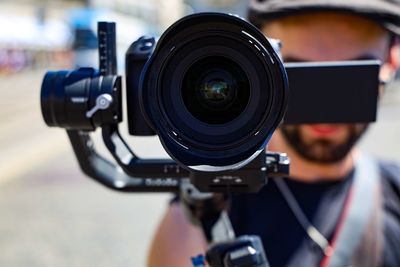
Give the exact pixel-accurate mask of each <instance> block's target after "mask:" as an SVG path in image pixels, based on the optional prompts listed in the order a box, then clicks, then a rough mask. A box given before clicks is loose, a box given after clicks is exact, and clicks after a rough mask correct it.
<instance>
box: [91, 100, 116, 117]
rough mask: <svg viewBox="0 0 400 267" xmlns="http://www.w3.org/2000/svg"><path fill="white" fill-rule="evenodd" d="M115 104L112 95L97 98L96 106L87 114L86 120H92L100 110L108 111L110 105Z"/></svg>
mask: <svg viewBox="0 0 400 267" xmlns="http://www.w3.org/2000/svg"><path fill="white" fill-rule="evenodd" d="M112 102H113V98H112V96H111V95H109V94H102V95H99V96H98V97H97V98H96V105H95V106H94V107H93V108H92V109H91V110H89V111H88V112H86V118H88V119H89V118H91V117H93V115H94V113H96V111H98V110H104V109H108V108H109V107H110V105H111V104H112Z"/></svg>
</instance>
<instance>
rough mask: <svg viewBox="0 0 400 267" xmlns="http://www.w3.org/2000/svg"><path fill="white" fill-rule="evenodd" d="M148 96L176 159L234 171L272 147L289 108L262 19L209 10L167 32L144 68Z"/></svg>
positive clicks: (146, 106) (150, 113) (147, 108)
mask: <svg viewBox="0 0 400 267" xmlns="http://www.w3.org/2000/svg"><path fill="white" fill-rule="evenodd" d="M140 95H141V96H140V97H141V108H142V110H143V112H144V114H145V116H146V118H147V119H148V121H149V122H150V123H151V124H152V126H153V127H154V129H155V130H156V132H157V134H158V136H159V137H160V140H161V143H162V144H163V146H164V148H165V150H166V151H167V152H168V153H169V155H170V156H171V157H172V158H173V159H175V160H176V161H177V162H178V163H180V164H181V165H183V166H186V167H188V168H190V169H194V170H200V171H223V170H232V169H236V168H240V167H242V166H244V165H246V164H247V163H248V162H250V161H251V159H253V158H255V157H256V156H257V155H258V154H259V153H261V152H263V151H264V150H265V146H266V144H267V142H268V140H269V138H270V137H271V135H272V133H273V132H274V130H275V128H276V127H277V126H278V124H279V123H280V121H281V119H282V117H283V114H284V111H285V108H286V99H287V77H286V73H285V70H284V68H283V65H282V63H281V61H280V60H279V57H278V55H277V54H276V52H275V51H274V49H273V48H272V46H271V45H270V43H269V42H268V40H267V39H266V38H265V36H264V35H263V34H262V33H261V32H260V31H259V30H258V29H256V28H255V27H254V26H252V25H251V24H249V23H247V22H246V21H244V20H242V19H240V18H238V17H235V16H232V15H227V14H219V13H201V14H195V15H191V16H188V17H185V18H183V19H182V20H180V21H178V22H176V23H175V24H174V25H172V26H171V27H170V28H169V29H168V30H167V31H166V32H165V33H164V34H163V36H161V38H160V39H159V41H158V43H157V47H156V49H155V50H154V53H153V54H152V56H151V58H150V59H149V61H148V62H147V64H146V66H145V68H144V70H143V72H142V77H141V85H140Z"/></svg>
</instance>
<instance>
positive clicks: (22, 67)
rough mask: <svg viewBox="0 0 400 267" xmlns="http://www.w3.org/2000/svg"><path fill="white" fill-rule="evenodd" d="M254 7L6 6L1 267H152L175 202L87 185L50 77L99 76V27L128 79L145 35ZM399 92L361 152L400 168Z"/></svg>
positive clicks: (157, 151) (137, 1)
mask: <svg viewBox="0 0 400 267" xmlns="http://www.w3.org/2000/svg"><path fill="white" fill-rule="evenodd" d="M245 5H246V3H245V1H241V0H219V1H213V0H202V1H200V0H146V1H143V0H115V1H108V0H86V1H84V0H82V1H73V0H64V1H62V0H19V1H18V0H13V1H11V0H9V1H8V0H2V1H0V25H2V26H1V27H0V92H1V94H0V96H1V97H0V108H1V112H0V266H6V267H16V266H24V267H25V266H31V267H36V266H40V267H43V266H58V267H63V266H68V267H74V266H77V267H80V266H97V267H102V266H113V267H118V266H145V258H146V253H147V249H148V246H149V243H150V241H151V238H152V235H153V231H154V229H155V227H156V225H157V223H158V221H159V219H160V217H161V216H162V214H163V212H164V210H165V207H166V206H167V205H168V200H169V199H170V197H171V195H169V194H122V193H115V192H111V191H110V190H108V189H106V188H104V187H102V186H101V185H99V184H97V183H95V182H93V181H92V180H90V179H89V178H87V177H85V176H84V175H83V174H82V173H81V172H80V170H79V167H78V164H77V162H76V160H75V158H74V156H73V153H72V149H71V148H70V145H69V142H68V140H67V137H66V134H65V132H64V131H63V130H61V129H55V128H53V129H50V128H47V127H46V126H45V124H44V122H43V120H42V117H41V113H40V103H39V95H40V86H41V81H42V78H43V75H44V73H45V72H46V71H47V70H57V69H69V68H74V67H76V66H94V67H96V66H97V64H98V63H97V61H98V58H97V50H96V49H97V39H96V22H97V21H98V20H107V21H115V22H117V46H118V63H119V72H120V74H124V73H123V70H124V65H123V64H124V60H123V59H124V53H125V51H126V49H127V48H128V46H129V45H130V43H131V42H133V41H134V40H136V39H137V38H138V37H139V36H141V35H155V36H158V35H160V34H161V33H162V32H163V31H164V30H165V29H166V28H167V27H168V26H169V25H170V24H171V23H173V22H174V21H175V20H177V19H178V18H180V17H182V16H183V15H186V14H190V13H193V12H198V11H211V10H214V11H215V10H217V11H228V12H231V13H236V14H239V15H242V16H243V15H244V12H243V11H244V10H245ZM399 91H400V86H399V83H398V82H395V83H393V84H392V85H391V86H390V87H389V88H388V90H387V92H386V94H385V96H384V98H383V99H382V100H381V109H380V112H379V122H378V123H376V124H374V125H373V126H372V127H371V129H370V131H369V133H368V134H367V136H366V137H365V138H364V139H363V141H362V143H361V147H362V148H363V150H366V151H368V152H370V153H372V154H374V155H378V156H381V157H383V158H385V159H389V160H393V161H398V162H400V153H399V152H398V151H400V142H399V140H398V138H399V136H400V118H399V114H400V93H399ZM122 132H123V133H124V134H125V133H127V131H126V128H123V129H122ZM125 135H126V134H125ZM126 138H127V139H129V143H130V144H131V146H132V147H133V148H134V150H135V152H137V153H138V154H139V155H140V156H142V157H160V156H162V157H166V154H165V152H164V151H163V149H162V147H161V145H160V144H159V142H158V139H157V138H132V137H127V136H126ZM173 243H174V240H171V245H173Z"/></svg>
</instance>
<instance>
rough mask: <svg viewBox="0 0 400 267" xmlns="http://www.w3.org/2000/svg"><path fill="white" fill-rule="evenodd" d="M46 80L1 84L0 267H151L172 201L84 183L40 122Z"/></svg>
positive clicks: (19, 77)
mask: <svg viewBox="0 0 400 267" xmlns="http://www.w3.org/2000/svg"><path fill="white" fill-rule="evenodd" d="M43 75H44V70H43V71H35V72H29V73H24V74H15V75H13V76H9V77H1V78H0V88H1V92H2V97H1V98H0V107H1V111H2V112H1V113H0V129H1V130H0V149H1V150H0V151H1V152H0V173H1V174H0V218H1V219H0V266H7V267H19V266H21V267H25V266H31V267H34V266H37V267H43V266H58V267H63V266H68V267H73V266H77V267H78V266H98V267H100V266H104V267H106V266H145V256H146V251H147V247H148V245H149V242H150V240H151V236H152V233H153V231H154V228H155V226H156V224H157V222H158V220H159V217H160V216H161V215H162V212H163V211H164V209H165V206H166V205H167V199H168V195H167V194H122V193H115V192H112V191H110V190H108V189H106V188H104V187H103V186H101V185H99V184H97V183H95V182H92V181H91V180H90V179H89V178H87V177H85V176H84V175H83V174H82V173H81V172H80V170H79V167H78V164H77V162H76V160H75V158H74V155H73V153H72V150H71V148H70V145H69V142H68V139H67V137H66V134H65V133H64V131H63V130H61V129H56V128H53V129H50V128H47V127H46V126H45V124H44V122H43V120H42V117H41V114H40V104H39V95H40V93H39V92H40V83H41V80H42V77H43ZM156 150H157V148H156ZM153 153H154V152H153ZM171 242H172V241H171Z"/></svg>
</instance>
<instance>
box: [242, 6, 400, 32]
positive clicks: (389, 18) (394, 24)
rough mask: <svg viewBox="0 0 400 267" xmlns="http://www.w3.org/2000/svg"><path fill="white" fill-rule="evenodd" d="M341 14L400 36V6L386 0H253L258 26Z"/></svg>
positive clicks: (252, 17)
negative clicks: (360, 18) (283, 19)
mask: <svg viewBox="0 0 400 267" xmlns="http://www.w3.org/2000/svg"><path fill="white" fill-rule="evenodd" d="M321 11H337V12H346V13H352V14H356V15H359V16H364V17H366V18H368V19H371V20H373V21H375V22H377V23H378V24H380V25H381V26H382V27H384V28H385V29H387V30H388V31H390V32H392V33H394V34H396V35H400V5H398V4H394V3H390V2H384V1H365V2H364V1H363V2H360V3H354V1H353V2H352V1H351V0H350V1H349V0H337V1H333V2H331V3H329V2H328V3H327V1H326V0H314V1H309V0H303V1H294V2H293V1H282V0H279V1H250V7H249V13H248V18H249V20H250V22H252V23H254V24H260V23H262V22H263V21H265V20H271V19H276V18H280V17H284V16H289V15H293V14H300V13H304V12H321Z"/></svg>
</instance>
